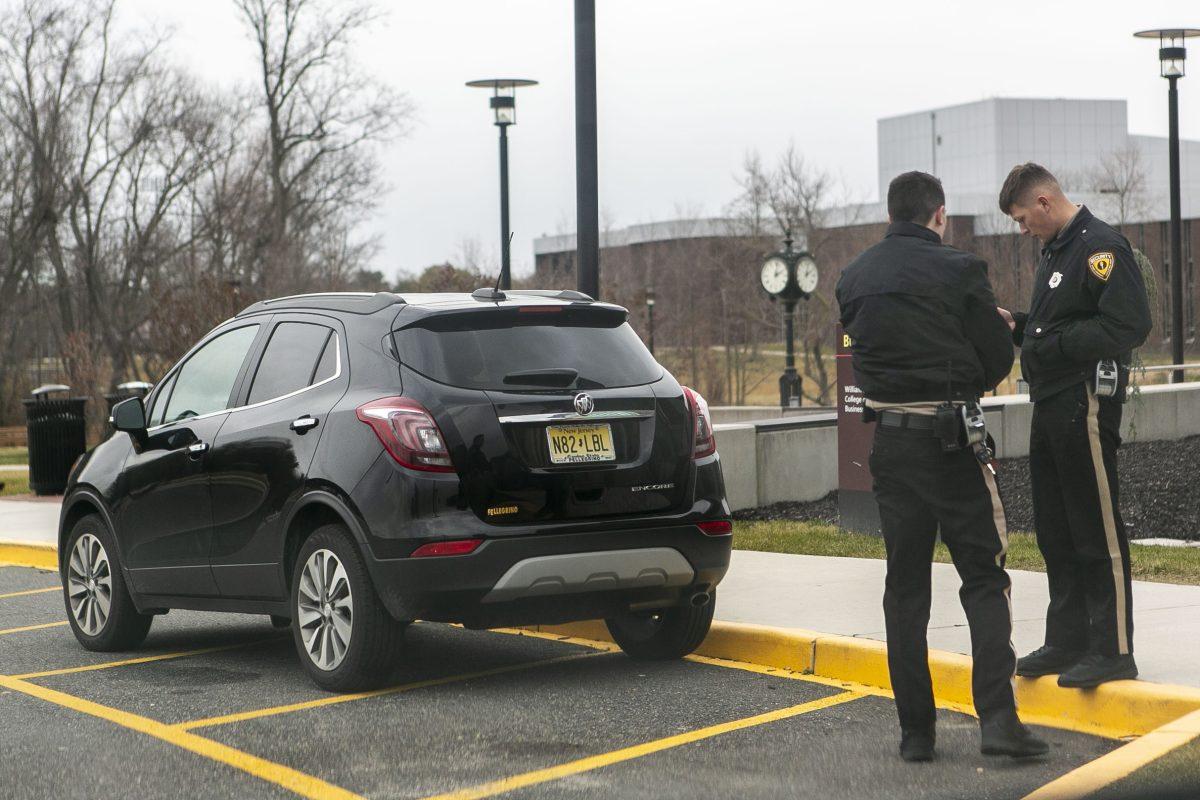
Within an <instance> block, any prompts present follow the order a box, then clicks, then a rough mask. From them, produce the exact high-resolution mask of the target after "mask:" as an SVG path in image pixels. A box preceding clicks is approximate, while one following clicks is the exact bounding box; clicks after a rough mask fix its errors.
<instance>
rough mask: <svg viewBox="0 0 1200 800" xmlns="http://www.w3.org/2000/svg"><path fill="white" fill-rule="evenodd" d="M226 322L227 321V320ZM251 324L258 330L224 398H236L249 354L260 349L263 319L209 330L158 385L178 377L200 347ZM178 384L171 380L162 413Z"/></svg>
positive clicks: (205, 415) (186, 418)
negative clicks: (169, 390) (231, 386)
mask: <svg viewBox="0 0 1200 800" xmlns="http://www.w3.org/2000/svg"><path fill="white" fill-rule="evenodd" d="M270 319H271V318H270V317H268V318H267V320H266V322H267V323H269V322H270ZM226 322H228V320H227V321H226ZM222 324H225V323H222ZM251 325H254V326H256V327H258V329H259V331H258V333H257V334H255V337H254V340H253V341H251V342H250V347H249V348H248V349H247V350H246V355H244V356H242V363H241V366H239V367H238V373H237V376H236V377H235V378H234V379H233V388H232V389H230V390H229V397H227V398H226V399H225V402H226V403H231V402H233V401H234V398H236V397H237V396H238V395H239V394H240V393H241V390H242V383H243V382H244V381H245V379H246V368H247V367H248V366H249V364H250V360H251V356H253V355H255V354H256V353H257V351H258V350H259V349H260V342H261V340H262V336H263V331H264V330H265V329H266V328H267V327H269V325H268V324H264V321H263V320H261V319H254V318H249V319H247V320H246V321H245V324H242V325H230V326H229V327H228V328H225V329H224V330H219V328H220V326H217V327H218V329H217V330H213V331H210V332H209V335H208V336H205V337H204V338H203V339H201V340H200V342H199V343H198V344H197V345H196V346H195V347H193V348H192V349H191V350H189V351H188V352H187V354H186V355H184V357H183V358H181V359H180V360H179V363H178V364H176V365H175V366H174V367H173V368H172V369H171V371H170V372H168V373H167V374H166V376H164V377H163V379H162V380H161V381H159V385H160V386H162V385H164V384H166V382H167V381H168V380H171V379H172V377H175V378H178V376H179V373H180V372H181V371H182V370H183V368H184V367H186V366H187V363H188V362H189V361H191V360H192V357H193V356H195V355H196V353H198V352H200V351H201V350H202V349H204V348H205V347H207V346H208V345H209V344H211V343H212V342H214V341H215V340H217V339H219V338H220V337H222V336H224V335H225V334H227V333H232V332H233V331H236V330H241V329H242V328H248V327H250V326H251ZM178 385H179V381H178V380H172V382H171V386H170V389H171V392H170V394H169V395H167V400H166V405H164V406H163V414H164V415H165V414H166V413H167V409H168V408H170V406H171V397H172V396H173V395H174V394H175V387H177V386H178ZM228 410H229V407H228V406H226V407H225V408H221V409H218V410H216V411H209V412H208V413H206V414H197V415H196V416H194V417H185V418H184V419H177V420H173V421H171V422H163V423H161V424H159V425H155V426H153V427H151V428H147V429H146V430H147V431H152V430H158V429H160V428H165V427H167V426H168V425H174V424H176V423H178V422H185V421H188V420H194V419H206V418H208V417H212V416H215V415H217V414H221V413H223V412H225V411H228Z"/></svg>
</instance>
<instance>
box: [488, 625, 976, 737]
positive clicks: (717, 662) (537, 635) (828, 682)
mask: <svg viewBox="0 0 1200 800" xmlns="http://www.w3.org/2000/svg"><path fill="white" fill-rule="evenodd" d="M492 632H493V633H505V634H513V635H515V636H529V637H532V638H534V639H547V640H549V641H555V642H564V643H569V644H575V645H581V646H583V647H591V648H594V649H596V650H600V651H603V652H606V653H612V652H620V650H621V648H620V647H619V646H617V645H616V644H615V643H613V642H602V641H598V640H596V639H582V638H579V637H577V636H566V635H564V634H561V633H555V632H552V631H533V630H529V629H528V628H493V629H492ZM684 660H685V661H692V662H695V663H697V664H709V665H712V666H716V667H724V668H726V669H738V670H742V671H743V672H754V673H757V674H759V675H771V676H773V677H776V678H787V679H788V680H794V681H804V682H805V683H815V684H819V685H821V686H830V687H833V688H834V689H842V690H843V691H848V692H854V693H856V694H861V695H870V696H872V697H886V698H889V699H890V698H893V697H895V695H894V694H892V692H891V690H890V689H884V688H881V687H879V686H868V685H867V684H865V683H856V682H854V681H842V680H838V679H836V678H826V677H825V676H823V675H813V674H812V673H810V672H799V671H796V670H791V669H785V668H783V667H771V666H767V665H765V664H753V663H751V662H749V661H734V660H732V659H728V658H715V657H713V656H701V655H696V654H695V653H693V654H692V655H688V656H684ZM934 703H935V704H936V705H937V707H938V708H944V709H947V710H948V711H957V712H959V713H962V714H967V715H969V716H972V717H974V716H977V715H976V713H975V707H974V706H972V705H971V704H969V703H956V702H953V701H950V700H943V699H942V698H940V697H938V698H934Z"/></svg>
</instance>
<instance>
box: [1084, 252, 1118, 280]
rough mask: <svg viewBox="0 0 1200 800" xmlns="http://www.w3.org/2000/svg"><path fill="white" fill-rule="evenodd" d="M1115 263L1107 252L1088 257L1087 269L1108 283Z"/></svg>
mask: <svg viewBox="0 0 1200 800" xmlns="http://www.w3.org/2000/svg"><path fill="white" fill-rule="evenodd" d="M1115 263H1116V259H1115V258H1114V257H1113V254H1112V253H1111V252H1109V251H1107V250H1105V251H1103V252H1100V253H1093V254H1092V255H1090V256H1088V269H1090V270H1091V271H1092V274H1093V275H1095V276H1096V277H1097V278H1099V279H1100V280H1102V281H1106V282H1107V281H1108V276H1109V275H1111V274H1112V271H1113V264H1115Z"/></svg>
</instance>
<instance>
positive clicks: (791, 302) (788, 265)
mask: <svg viewBox="0 0 1200 800" xmlns="http://www.w3.org/2000/svg"><path fill="white" fill-rule="evenodd" d="M820 280H821V273H820V271H819V270H818V269H817V262H816V261H814V260H813V257H812V256H811V255H809V254H808V253H806V252H804V251H802V250H801V251H797V250H794V249H792V236H791V234H790V233H789V234H788V235H787V236H786V237H785V238H784V240H783V250H781V251H780V252H778V253H773V254H772V255H770V256H767V260H766V261H764V262H763V264H762V267H761V268H760V269H759V272H758V282H759V285H760V286H762V288H763V291H764V292H766V293H767V296H768V297H770V298H771V300H772V302H774V301H780V302H782V303H783V330H784V337H785V341H786V344H787V351H786V353H785V356H786V357H785V359H784V370H783V375H781V376H780V377H779V404H780V405H781V406H783V407H784V408H797V407H799V405H800V398H801V392H802V389H803V382H802V381H801V378H800V374H799V373H798V372H797V371H796V350H795V341H794V340H795V316H796V304H797V303H799V302H800V301H801V300H807V299H808V298H810V297H812V296H813V292H815V291H817V284H818V283H819V282H820Z"/></svg>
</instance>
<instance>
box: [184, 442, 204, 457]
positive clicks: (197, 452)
mask: <svg viewBox="0 0 1200 800" xmlns="http://www.w3.org/2000/svg"><path fill="white" fill-rule="evenodd" d="M187 451H188V458H190V459H192V460H194V461H195V460H199V458H200V456H202V455H204V454H205V453H207V452H208V442H196V443H195V444H189V445H188V447H187Z"/></svg>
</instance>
